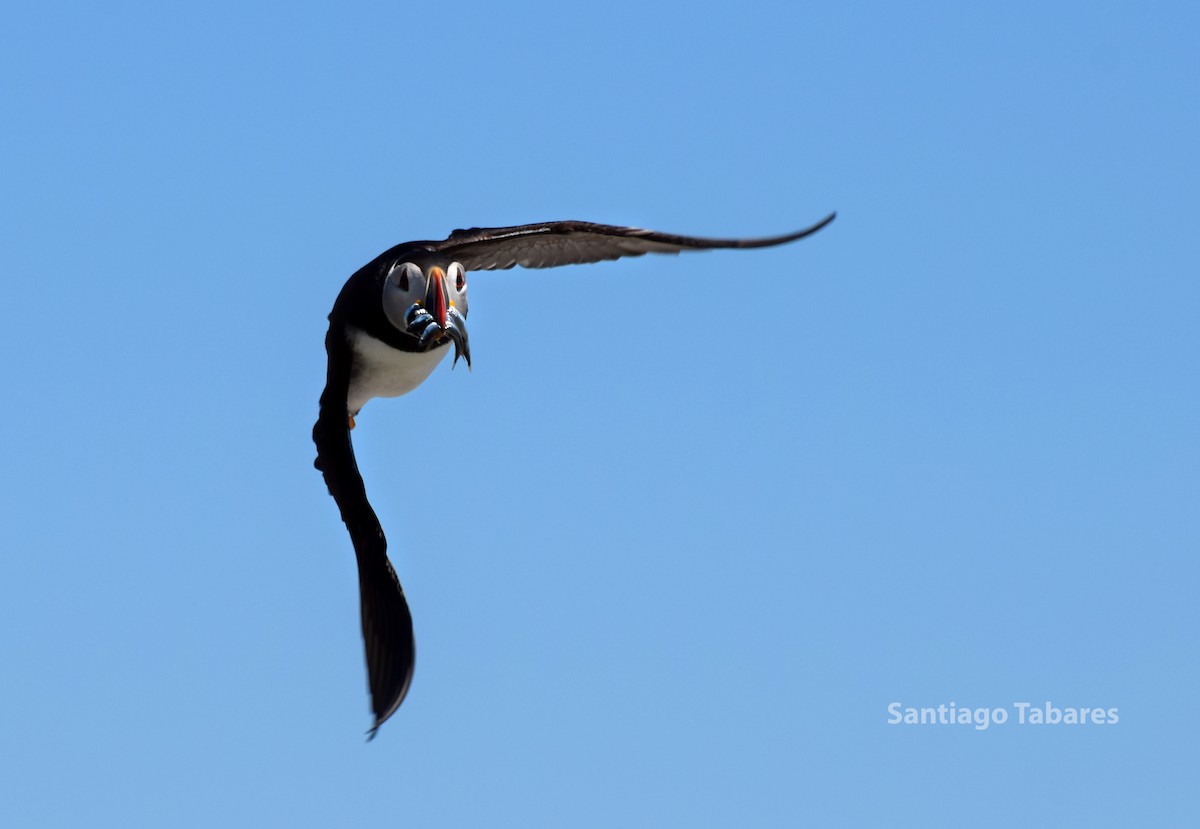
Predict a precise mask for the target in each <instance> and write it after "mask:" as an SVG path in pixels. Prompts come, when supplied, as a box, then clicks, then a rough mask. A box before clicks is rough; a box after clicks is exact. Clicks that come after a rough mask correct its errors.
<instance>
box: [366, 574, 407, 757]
mask: <svg viewBox="0 0 1200 829" xmlns="http://www.w3.org/2000/svg"><path fill="white" fill-rule="evenodd" d="M358 582H359V589H360V591H361V597H362V630H363V645H364V646H365V648H366V653H367V681H368V683H369V684H370V686H371V708H372V709H373V710H374V712H375V724H374V725H372V726H371V730H370V731H369V732H367V739H368V740H370V739H372V738H374V736H375V732H376V731H378V730H379V726H381V725H383V723H384V721H386V720H387V718H388V717H390V716H392V714H394V713H395V712H396V709H397V708H399V707H400V703H401V702H403V701H404V695H405V694H407V693H408V686H409V685H410V684H411V683H412V677H413V669H414V667H415V666H416V642H415V640H414V639H413V624H412V614H411V613H410V612H409V610H408V602H407V601H406V600H405V598H404V589H403V588H402V587H401V586H400V579H399V578H397V576H396V571H395V570H394V569H392V564H391V562H389V561H388V560H387V556H360V557H359V560H358Z"/></svg>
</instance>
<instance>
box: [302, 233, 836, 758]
mask: <svg viewBox="0 0 1200 829" xmlns="http://www.w3.org/2000/svg"><path fill="white" fill-rule="evenodd" d="M834 215H835V214H832V213H831V214H830V215H828V216H826V217H825V218H824V219H822V220H821V221H819V222H817V223H816V224H815V225H812V226H811V227H807V228H805V229H803V230H798V231H796V232H795V233H787V234H784V235H782V236H769V237H763V238H753V239H706V238H697V237H691V236H676V235H674V234H670V233H657V232H655V231H652V230H640V229H638V228H632V227H615V226H612V225H600V224H592V223H589V222H571V221H567V222H545V223H542V224H532V225H521V226H519V227H495V228H473V229H471V230H456V231H454V232H453V233H451V234H450V236H449V238H447V239H443V240H442V241H439V242H432V241H430V242H405V243H404V244H402V245H397V246H396V247H394V248H391V249H390V250H387V251H385V252H383V253H382V254H380V255H379V256H377V257H376V258H375V259H373V260H372V261H370V262H368V263H367V264H366V265H364V266H363V267H362V268H360V269H359V270H358V271H357V272H356V273H355V274H354V275H353V276H351V277H350V279H349V280H348V281H347V282H346V285H345V287H343V288H342V292H341V293H340V294H339V295H338V298H337V301H336V302H335V303H334V305H333V311H332V312H330V314H329V333H328V334H326V336H325V349H326V351H327V352H328V355H329V367H328V372H327V375H326V383H325V390H324V392H322V393H321V404H320V415H319V416H318V418H317V423H316V425H315V426H314V427H313V440H314V441H315V442H316V444H317V460H316V464H315V465H316V467H317V469H319V470H321V472H322V473H323V474H324V476H325V483H326V485H327V486H328V487H329V493H330V494H331V495H332V496H333V498H334V500H335V501H337V505H338V508H339V509H340V510H341V513H342V520H343V521H345V523H346V529H347V530H348V531H349V533H350V539H351V541H353V543H354V552H355V554H356V555H357V556H358V585H359V590H360V594H361V610H362V630H363V640H364V643H365V645H366V655H367V677H368V683H369V685H370V689H371V705H372V708H373V710H374V713H375V723H374V725H373V726H372V727H371V730H370V731H369V732H368V734H369V736H370V737H373V736H374V735H375V733H376V731H377V730H378V729H379V726H381V725H382V724H383V723H384V721H385V720H387V718H388V717H390V716H391V715H392V714H393V713H395V711H396V709H397V708H399V707H400V703H401V702H402V701H403V700H404V695H405V694H406V693H408V686H409V684H410V683H411V682H412V677H413V666H414V663H415V647H414V642H413V627H412V615H411V614H410V613H409V610H408V602H407V601H406V600H405V598H404V591H403V589H401V587H400V581H399V579H398V578H397V577H396V571H395V570H393V569H392V565H391V562H389V561H388V557H387V540H386V539H385V538H384V534H383V528H382V527H381V526H380V525H379V519H378V518H377V517H376V516H375V511H374V510H373V509H372V508H371V504H370V502H368V501H367V493H366V490H365V488H364V486H363V480H362V476H361V475H360V474H359V471H358V465H357V463H356V462H355V459H354V446H353V444H352V443H351V441H350V430H351V429H353V428H354V418H355V416H356V415H357V414H358V412H359V410H360V409H362V407H363V405H364V404H365V403H366V402H367V401H368V400H370V399H371V398H373V397H397V396H399V395H401V394H404V393H406V392H409V391H412V390H413V389H414V388H416V387H417V386H419V385H420V384H421V383H422V382H423V381H424V380H425V378H426V377H428V376H429V374H430V373H431V372H432V371H433V370H434V368H436V367H437V364H438V363H440V362H441V361H442V359H443V358H444V357H445V356H446V354H448V353H449V351H450V346H453V347H454V362H455V363H457V362H458V359H459V358H460V357H461V358H462V359H463V360H465V361H466V363H467V365H468V366H470V364H471V347H470V344H469V340H468V339H467V325H466V317H467V273H468V272H469V271H491V270H500V269H504V268H511V267H513V266H515V265H521V266H523V267H526V268H553V267H557V266H558V265H574V264H580V263H584V262H599V261H601V260H605V259H619V258H621V257H622V256H641V255H643V254H646V253H679V252H681V251H687V250H713V249H717V248H765V247H771V246H773V245H782V244H785V243H787V242H793V241H795V240H797V239H803V238H804V237H805V236H808V235H810V234H812V233H816V232H817V231H818V230H820V229H821V228H823V227H825V225H827V224H829V223H830V222H831V221H833V218H834Z"/></svg>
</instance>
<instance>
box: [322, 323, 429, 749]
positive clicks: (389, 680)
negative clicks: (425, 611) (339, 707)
mask: <svg viewBox="0 0 1200 829" xmlns="http://www.w3.org/2000/svg"><path fill="white" fill-rule="evenodd" d="M325 349H326V351H327V352H328V353H329V371H328V376H327V378H326V384H325V391H323V392H322V393H321V411H320V415H319V416H318V417H317V423H316V425H315V426H313V441H314V442H315V443H316V444H317V460H316V464H315V465H316V467H317V469H319V470H321V473H322V474H323V475H324V476H325V484H326V486H328V487H329V494H330V495H332V496H333V499H334V500H335V501H336V502H337V505H338V509H339V510H341V513H342V521H344V522H345V523H346V529H347V530H348V531H349V533H350V540H351V541H353V542H354V552H355V554H356V555H357V556H358V586H359V594H360V597H361V606H362V631H363V643H364V645H365V647H366V653H367V678H368V683H369V685H370V688H371V707H372V708H373V710H374V712H375V724H374V725H373V726H372V727H371V730H370V732H369V737H374V736H375V732H376V731H378V730H379V726H381V725H383V723H384V721H385V720H387V718H388V717H390V716H391V715H392V714H394V713H395V711H396V709H397V708H399V707H400V703H401V702H403V701H404V695H405V694H407V693H408V686H409V684H410V683H411V682H412V676H413V668H414V666H415V664H416V645H415V642H414V640H413V627H412V614H411V613H409V610H408V602H407V601H406V600H405V598H404V590H403V589H402V588H401V587H400V580H399V579H398V578H397V577H396V571H395V570H394V569H392V564H391V562H389V561H388V557H387V539H386V538H385V537H384V535H383V528H382V527H381V526H380V525H379V519H378V518H377V517H376V515H375V510H373V509H372V508H371V504H370V502H369V501H368V500H367V492H366V489H365V487H364V486H363V479H362V475H361V474H359V471H358V464H357V463H356V462H355V460H354V446H353V444H352V443H351V442H350V427H349V413H348V412H347V411H346V394H347V392H348V390H349V385H350V371H351V360H352V357H351V353H350V346H349V343H348V342H347V341H346V337H345V334H344V331H343V330H342V328H341V326H339V325H330V327H329V333H328V334H327V335H326V337H325Z"/></svg>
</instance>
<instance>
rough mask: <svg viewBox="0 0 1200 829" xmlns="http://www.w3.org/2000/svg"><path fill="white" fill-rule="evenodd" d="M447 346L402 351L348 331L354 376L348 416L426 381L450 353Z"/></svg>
mask: <svg viewBox="0 0 1200 829" xmlns="http://www.w3.org/2000/svg"><path fill="white" fill-rule="evenodd" d="M447 345H448V343H443V344H442V345H440V346H438V347H436V348H432V349H430V350H429V351H422V352H416V351H401V350H399V349H397V348H392V347H391V346H390V345H388V344H387V343H385V342H383V341H381V340H377V339H375V338H374V337H372V336H371V335H370V334H368V333H366V332H365V331H362V330H360V329H358V328H351V329H350V347H351V348H352V349H353V350H354V373H353V374H352V375H351V376H350V393H349V394H347V395H346V408H347V409H348V410H349V412H350V414H351V415H356V414H358V410H359V409H361V408H362V407H363V405H364V404H365V403H366V402H367V401H368V400H370V399H371V398H372V397H399V396H400V395H402V394H407V393H408V392H410V391H412V390H413V389H415V388H416V387H417V386H419V385H421V384H422V383H423V382H425V378H426V377H428V376H429V375H430V374H432V373H433V370H434V369H435V368H437V364H438V363H440V362H441V361H442V358H443V357H445V356H446V353H447V352H448V351H449V350H450V349H449V348H448V347H447Z"/></svg>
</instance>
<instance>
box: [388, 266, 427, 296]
mask: <svg viewBox="0 0 1200 829" xmlns="http://www.w3.org/2000/svg"><path fill="white" fill-rule="evenodd" d="M420 273H421V272H420V270H419V269H418V268H417V266H416V265H414V264H413V263H412V262H404V263H403V264H400V265H397V266H396V267H395V268H393V269H392V281H393V282H395V284H396V287H397V288H399V289H400V290H401V291H407V290H408V289H409V286H410V284H411V280H412V278H413V277H414V276H419V275H420Z"/></svg>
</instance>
